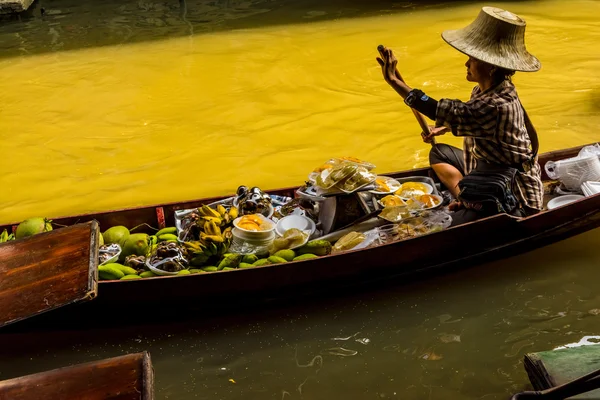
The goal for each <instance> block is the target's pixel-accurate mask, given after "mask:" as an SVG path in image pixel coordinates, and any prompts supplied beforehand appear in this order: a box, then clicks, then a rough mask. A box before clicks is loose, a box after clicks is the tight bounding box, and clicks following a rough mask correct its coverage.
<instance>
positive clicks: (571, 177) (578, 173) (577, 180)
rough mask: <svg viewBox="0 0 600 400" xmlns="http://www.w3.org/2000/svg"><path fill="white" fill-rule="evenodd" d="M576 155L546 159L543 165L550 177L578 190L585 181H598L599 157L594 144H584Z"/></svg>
mask: <svg viewBox="0 0 600 400" xmlns="http://www.w3.org/2000/svg"><path fill="white" fill-rule="evenodd" d="M586 147H588V149H587V150H586V151H585V152H584V150H585V148H584V149H582V150H581V151H580V154H579V155H578V156H577V157H573V158H567V159H564V160H560V161H556V162H555V161H548V162H547V163H546V165H545V166H544V168H545V170H546V174H547V175H548V177H549V178H550V179H556V180H559V181H560V182H561V183H562V184H563V186H564V187H565V188H566V189H568V190H570V191H575V192H578V191H580V190H581V185H582V184H583V183H584V182H587V181H600V158H599V157H598V155H597V154H596V153H595V151H596V150H595V149H594V148H593V147H594V146H586Z"/></svg>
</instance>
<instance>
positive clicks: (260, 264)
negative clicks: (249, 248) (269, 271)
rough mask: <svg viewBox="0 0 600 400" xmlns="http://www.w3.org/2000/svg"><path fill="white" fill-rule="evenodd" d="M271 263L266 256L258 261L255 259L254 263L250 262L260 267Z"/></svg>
mask: <svg viewBox="0 0 600 400" xmlns="http://www.w3.org/2000/svg"><path fill="white" fill-rule="evenodd" d="M269 264H271V261H269V259H267V258H262V259H260V260H258V261H256V262H255V263H254V264H252V265H253V266H255V267H262V266H263V265H269Z"/></svg>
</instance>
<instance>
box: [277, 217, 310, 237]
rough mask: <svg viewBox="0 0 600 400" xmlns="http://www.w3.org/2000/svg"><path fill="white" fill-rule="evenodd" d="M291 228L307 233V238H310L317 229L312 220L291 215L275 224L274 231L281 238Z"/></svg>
mask: <svg viewBox="0 0 600 400" xmlns="http://www.w3.org/2000/svg"><path fill="white" fill-rule="evenodd" d="M292 228H296V229H300V230H301V231H304V232H307V233H308V236H311V235H312V234H313V233H314V232H315V229H316V228H317V227H316V226H315V223H314V222H313V220H312V219H310V218H308V217H304V216H302V215H294V214H291V215H288V216H287V217H283V218H281V219H280V220H279V221H278V222H277V226H276V228H275V231H276V232H277V234H278V235H279V236H283V235H284V233H285V232H286V231H287V230H289V229H292Z"/></svg>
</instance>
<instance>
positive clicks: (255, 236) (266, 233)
mask: <svg viewBox="0 0 600 400" xmlns="http://www.w3.org/2000/svg"><path fill="white" fill-rule="evenodd" d="M253 215H255V216H257V217H258V218H259V219H260V220H261V221H262V224H265V225H268V228H266V229H263V230H260V231H251V230H248V229H244V228H241V227H240V226H239V223H240V222H241V220H242V218H243V216H242V217H238V218H236V219H234V220H233V226H234V227H235V228H236V229H237V230H238V231H239V234H238V236H241V235H243V236H244V238H245V239H247V240H261V239H269V238H270V237H272V236H275V232H274V231H275V226H276V225H275V222H273V221H271V220H270V219H268V218H267V217H265V216H264V215H262V214H253Z"/></svg>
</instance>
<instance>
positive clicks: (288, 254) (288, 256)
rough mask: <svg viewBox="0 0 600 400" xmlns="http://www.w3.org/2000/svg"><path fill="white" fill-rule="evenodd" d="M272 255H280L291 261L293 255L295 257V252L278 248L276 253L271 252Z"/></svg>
mask: <svg viewBox="0 0 600 400" xmlns="http://www.w3.org/2000/svg"><path fill="white" fill-rule="evenodd" d="M273 256H274V257H281V258H283V259H284V260H286V261H292V260H293V259H294V257H296V253H295V252H294V250H289V249H287V250H279V251H278V252H277V253H275V254H273Z"/></svg>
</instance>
